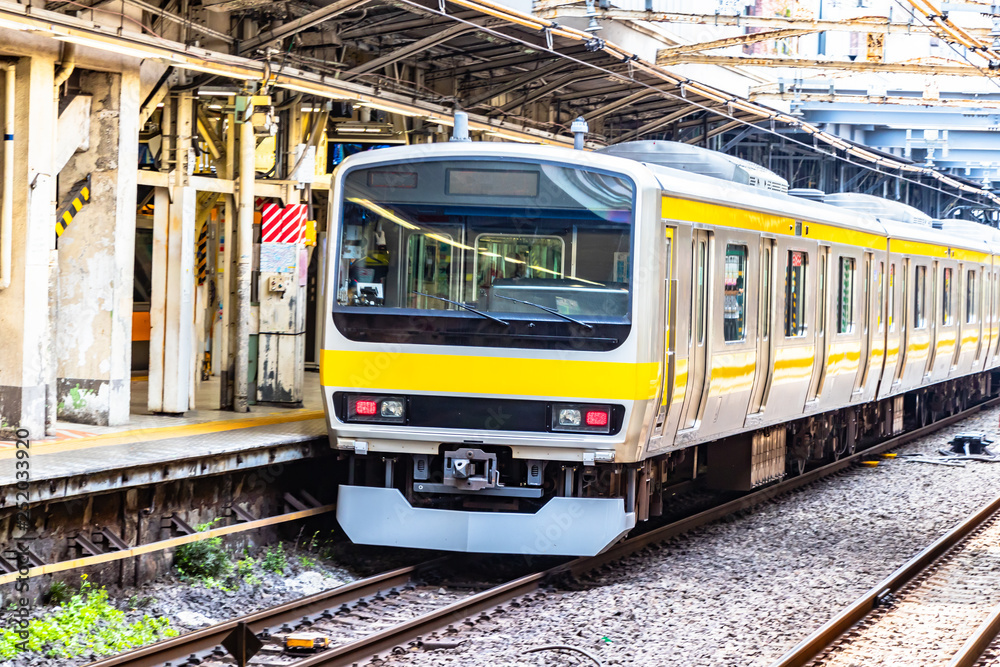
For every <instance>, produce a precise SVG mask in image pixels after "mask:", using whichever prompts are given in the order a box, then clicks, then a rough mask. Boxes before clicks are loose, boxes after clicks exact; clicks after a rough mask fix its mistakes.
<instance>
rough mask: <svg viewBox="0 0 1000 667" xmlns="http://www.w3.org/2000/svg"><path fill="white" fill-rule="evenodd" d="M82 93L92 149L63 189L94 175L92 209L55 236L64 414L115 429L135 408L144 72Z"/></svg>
mask: <svg viewBox="0 0 1000 667" xmlns="http://www.w3.org/2000/svg"><path fill="white" fill-rule="evenodd" d="M80 87H81V90H83V91H84V92H85V93H87V94H90V95H91V96H92V98H93V101H92V114H91V121H90V142H89V150H87V151H85V152H82V153H76V154H75V155H74V156H73V157H71V158H70V159H69V161H68V162H67V164H66V167H65V168H64V169H63V170H62V171H61V172H60V174H59V189H60V196H64V195H65V193H66V192H68V191H70V190H71V189H72V188H73V185H74V184H75V183H76V182H78V181H80V180H82V179H85V178H86V177H87V176H90V179H91V180H90V203H89V204H88V205H87V206H85V207H84V208H83V209H82V210H81V211H80V212H79V213H77V215H76V216H75V217H74V218H73V222H72V223H71V224H70V225H69V227H67V229H66V231H65V232H64V233H63V235H62V236H61V237H60V238H59V309H58V326H57V332H58V334H57V339H58V340H59V341H64V343H63V344H61V345H58V346H57V348H56V349H57V354H56V356H57V360H56V364H57V369H58V380H57V395H58V416H59V418H60V419H65V420H67V421H73V422H79V423H83V424H96V425H100V426H109V425H111V426H113V425H117V424H125V423H127V422H128V420H129V412H130V411H129V401H130V397H131V363H132V282H133V273H134V261H135V214H136V210H135V208H136V167H135V165H136V164H137V162H138V159H139V158H138V150H139V125H138V118H139V106H140V102H141V99H140V97H139V71H138V69H131V70H126V71H124V72H123V73H121V74H118V73H106V72H89V71H88V72H82V73H81V76H80ZM68 140H69V138H68V137H59V138H58V141H59V142H63V141H68Z"/></svg>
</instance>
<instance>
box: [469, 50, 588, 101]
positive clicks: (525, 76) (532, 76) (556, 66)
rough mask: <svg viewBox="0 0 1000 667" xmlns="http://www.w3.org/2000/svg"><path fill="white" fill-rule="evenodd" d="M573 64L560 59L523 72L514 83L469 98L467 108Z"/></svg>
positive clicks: (510, 82) (509, 82)
mask: <svg viewBox="0 0 1000 667" xmlns="http://www.w3.org/2000/svg"><path fill="white" fill-rule="evenodd" d="M573 64H574V63H571V62H569V61H567V60H564V59H559V60H556V61H554V62H551V63H549V64H548V65H544V66H542V67H539V68H538V69H536V70H532V71H529V72H521V73H520V74H519V75H518V76H517V77H516V78H514V79H513V80H512V81H508V82H506V83H504V84H501V85H499V86H495V87H492V88H488V89H487V90H486V91H485V92H481V93H477V94H476V95H472V96H470V97H468V98H467V99H466V100H465V102H464V103H465V106H467V107H474V106H476V105H478V104H482V103H483V102H488V101H489V100H492V99H493V98H494V97H499V96H500V95H504V94H506V93H509V92H512V91H515V90H517V89H518V88H521V87H523V86H526V85H527V84H529V83H532V82H533V81H537V80H539V79H541V78H542V77H544V76H548V75H549V74H555V73H556V72H559V71H560V70H564V69H566V68H567V67H570V66H572V65H573Z"/></svg>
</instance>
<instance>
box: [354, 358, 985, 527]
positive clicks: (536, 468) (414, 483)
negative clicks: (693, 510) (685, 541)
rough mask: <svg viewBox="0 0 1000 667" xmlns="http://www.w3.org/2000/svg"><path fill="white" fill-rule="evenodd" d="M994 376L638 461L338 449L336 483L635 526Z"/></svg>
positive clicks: (820, 453)
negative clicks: (672, 504) (583, 503)
mask: <svg viewBox="0 0 1000 667" xmlns="http://www.w3.org/2000/svg"><path fill="white" fill-rule="evenodd" d="M997 375H998V373H996V372H988V373H982V374H979V375H976V376H970V377H964V378H959V379H955V380H949V381H947V382H943V383H938V384H935V385H931V386H928V387H924V388H921V389H917V390H914V391H911V392H909V393H907V394H905V395H900V396H897V397H893V398H889V399H884V400H880V401H878V402H873V403H867V404H864V405H858V406H854V407H847V408H843V409H840V410H836V411H832V412H827V413H822V414H817V415H812V416H809V417H804V418H802V419H798V420H795V421H793V422H789V423H787V424H784V425H781V426H771V427H768V428H765V429H761V430H759V431H756V432H753V433H745V434H740V435H736V436H731V437H728V438H723V439H721V440H718V441H715V442H711V443H705V444H700V445H695V446H692V447H688V448H685V449H680V450H676V451H672V452H669V453H665V454H662V455H659V456H655V457H651V458H648V459H646V460H645V461H642V462H641V463H636V464H621V463H614V462H599V461H585V462H583V463H579V462H577V463H571V462H560V461H544V460H522V459H515V458H513V457H512V455H511V452H510V450H509V448H506V447H500V446H491V445H488V444H479V443H477V444H470V445H463V446H457V445H455V444H449V445H441V447H440V449H439V453H438V454H436V455H428V454H395V455H381V454H376V453H370V454H365V455H359V454H355V453H347V452H344V453H343V454H342V455H343V456H344V457H345V458H349V459H350V461H349V465H348V466H347V469H348V477H347V479H346V480H343V481H344V482H345V483H346V485H347V486H349V487H354V488H357V487H369V488H371V487H380V488H383V489H384V488H395V489H397V490H399V491H400V493H401V494H402V496H403V497H404V498H405V500H406V502H407V503H408V504H409V505H410V506H411V507H412V508H415V509H433V510H442V509H443V510H458V511H460V512H463V513H470V512H471V513H476V512H492V513H497V512H499V513H512V514H534V513H537V512H539V511H540V510H541V509H542V508H543V507H544V506H546V505H548V504H549V503H550V501H552V500H553V499H559V498H562V499H566V500H569V499H588V498H589V499H605V500H606V499H621V500H622V501H623V502H624V510H625V513H626V514H629V515H634V518H635V521H636V522H642V521H645V520H648V519H650V518H653V517H657V516H660V515H662V514H663V513H664V511H665V509H666V508H667V507H668V504H669V500H670V497H671V496H673V495H676V494H678V493H680V492H683V491H685V490H688V489H691V488H693V487H695V486H704V487H707V488H709V489H714V490H730V491H749V490H750V489H752V488H756V487H759V486H763V485H765V484H768V483H770V482H773V481H777V480H779V479H782V478H784V477H786V476H794V475H798V474H802V473H803V472H804V471H805V470H806V469H808V468H810V467H815V466H816V465H821V464H823V463H827V462H831V461H835V460H837V459H839V458H841V457H843V456H849V455H851V454H853V453H855V452H856V451H858V450H863V449H864V448H866V447H868V446H871V445H874V444H876V443H878V442H882V441H884V440H886V439H887V438H891V437H894V436H897V435H899V434H901V433H904V432H906V431H910V430H913V429H916V428H920V427H923V426H926V425H928V424H930V423H933V422H935V421H938V420H939V419H943V418H945V417H949V416H951V415H954V414H957V413H959V412H962V411H963V410H965V409H967V408H969V407H971V406H974V405H976V404H978V403H981V402H983V401H984V400H986V399H988V398H991V397H993V396H995V395H997V391H996V390H995V388H998V387H1000V382H998V380H1000V377H997ZM456 514H457V512H456Z"/></svg>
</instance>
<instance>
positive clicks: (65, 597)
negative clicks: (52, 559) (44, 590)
mask: <svg viewBox="0 0 1000 667" xmlns="http://www.w3.org/2000/svg"><path fill="white" fill-rule="evenodd" d="M72 596H73V589H72V588H70V586H69V584H67V583H66V582H65V581H53V582H52V585H51V586H49V594H48V598H49V602H50V603H51V604H62V603H64V602H69V600H70V598H71V597H72Z"/></svg>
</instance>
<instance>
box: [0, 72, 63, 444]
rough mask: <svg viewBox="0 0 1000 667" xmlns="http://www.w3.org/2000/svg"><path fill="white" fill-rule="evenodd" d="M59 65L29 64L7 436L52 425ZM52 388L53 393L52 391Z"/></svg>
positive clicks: (17, 201) (18, 154)
mask: <svg viewBox="0 0 1000 667" xmlns="http://www.w3.org/2000/svg"><path fill="white" fill-rule="evenodd" d="M54 73H55V61H54V60H53V59H51V58H46V57H33V58H21V59H20V60H19V61H18V64H17V67H16V75H15V82H16V86H17V89H16V94H15V98H16V100H15V105H16V110H15V119H14V174H13V177H14V225H13V233H12V241H13V247H14V253H13V262H12V279H11V285H10V287H9V288H7V289H5V290H0V435H4V436H9V435H10V434H11V432H12V430H13V429H14V428H18V427H20V428H26V429H28V431H29V432H30V433H31V437H32V438H38V437H42V436H43V435H44V433H45V425H46V394H47V378H48V377H49V376H50V372H49V368H48V366H47V355H46V348H47V346H48V345H49V344H50V341H51V333H52V327H51V322H50V318H49V307H48V304H49V275H50V269H49V265H50V261H52V260H53V257H52V254H51V253H52V249H53V245H54V239H55V190H54V184H55V176H54V174H53V173H52V171H53V170H52V168H51V167H52V128H53V127H55V104H54V102H53V90H54V87H53V86H54ZM49 390H50V389H49Z"/></svg>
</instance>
